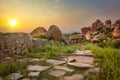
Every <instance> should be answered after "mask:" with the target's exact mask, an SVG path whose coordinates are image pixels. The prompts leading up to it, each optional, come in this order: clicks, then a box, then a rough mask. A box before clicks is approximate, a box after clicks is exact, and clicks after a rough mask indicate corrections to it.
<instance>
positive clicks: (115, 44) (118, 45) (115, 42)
mask: <svg viewBox="0 0 120 80" xmlns="http://www.w3.org/2000/svg"><path fill="white" fill-rule="evenodd" d="M112 47H114V48H120V39H117V40H113V41H112Z"/></svg>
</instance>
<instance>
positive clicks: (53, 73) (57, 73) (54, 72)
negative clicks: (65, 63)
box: [49, 70, 65, 77]
mask: <svg viewBox="0 0 120 80" xmlns="http://www.w3.org/2000/svg"><path fill="white" fill-rule="evenodd" d="M49 75H51V76H55V77H61V76H63V75H65V71H61V70H51V71H50V72H49Z"/></svg>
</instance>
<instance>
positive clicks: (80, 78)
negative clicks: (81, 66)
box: [64, 74, 84, 80]
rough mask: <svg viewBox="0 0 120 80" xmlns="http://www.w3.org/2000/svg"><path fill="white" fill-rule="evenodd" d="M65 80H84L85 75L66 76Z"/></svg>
mask: <svg viewBox="0 0 120 80" xmlns="http://www.w3.org/2000/svg"><path fill="white" fill-rule="evenodd" d="M64 80H84V75H81V74H74V75H72V76H65V77H64Z"/></svg>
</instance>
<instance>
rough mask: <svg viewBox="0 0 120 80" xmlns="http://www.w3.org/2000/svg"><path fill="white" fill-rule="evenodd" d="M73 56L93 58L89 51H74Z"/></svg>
mask: <svg viewBox="0 0 120 80" xmlns="http://www.w3.org/2000/svg"><path fill="white" fill-rule="evenodd" d="M75 55H78V56H80V55H81V56H94V54H92V51H91V50H84V51H76V52H75Z"/></svg>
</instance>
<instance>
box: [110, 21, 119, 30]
mask: <svg viewBox="0 0 120 80" xmlns="http://www.w3.org/2000/svg"><path fill="white" fill-rule="evenodd" d="M119 25H120V19H118V20H116V21H115V23H113V25H112V29H114V28H115V27H118V26H119Z"/></svg>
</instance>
